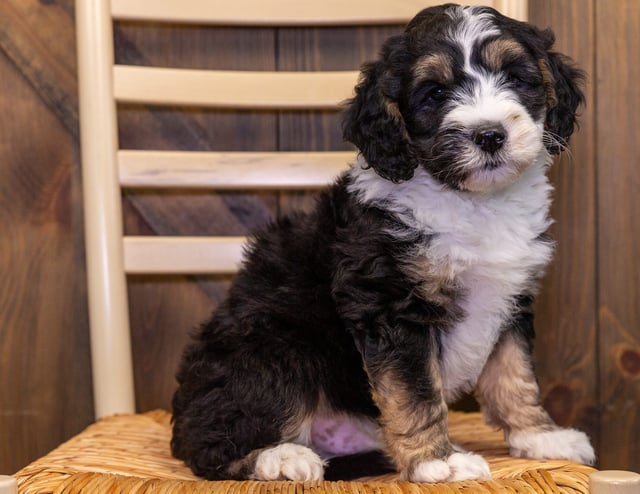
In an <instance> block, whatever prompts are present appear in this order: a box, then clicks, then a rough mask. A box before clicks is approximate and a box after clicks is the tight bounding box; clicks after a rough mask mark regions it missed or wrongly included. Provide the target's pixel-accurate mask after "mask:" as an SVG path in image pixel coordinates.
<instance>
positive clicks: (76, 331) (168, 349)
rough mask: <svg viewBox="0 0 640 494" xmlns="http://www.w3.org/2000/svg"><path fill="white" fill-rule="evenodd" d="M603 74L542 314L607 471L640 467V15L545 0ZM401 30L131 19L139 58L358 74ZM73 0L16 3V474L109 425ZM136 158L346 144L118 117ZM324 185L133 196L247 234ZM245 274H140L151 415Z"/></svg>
mask: <svg viewBox="0 0 640 494" xmlns="http://www.w3.org/2000/svg"><path fill="white" fill-rule="evenodd" d="M529 5H530V18H531V20H532V22H534V23H535V24H537V25H539V26H543V27H544V26H552V27H553V28H554V30H555V31H556V33H557V38H558V44H557V46H558V49H559V50H560V51H563V52H566V53H569V54H571V55H572V56H573V57H574V58H575V59H576V60H577V61H578V62H579V65H580V66H581V67H582V68H584V69H585V70H586V71H587V72H588V73H589V84H588V87H587V98H588V100H589V104H588V107H587V109H586V110H585V111H584V113H583V115H582V118H581V129H580V132H579V133H578V134H577V135H576V136H574V139H573V141H572V146H571V156H570V157H569V156H565V157H563V158H562V159H561V160H560V161H559V163H557V164H556V166H554V168H553V170H552V180H553V181H554V183H555V185H556V191H557V192H556V202H555V205H554V213H553V214H554V217H555V218H556V224H555V225H554V227H553V231H552V233H553V235H554V237H555V238H556V239H557V241H558V251H557V256H556V260H555V261H554V263H553V265H552V267H551V269H550V271H549V273H548V276H547V278H546V279H545V283H544V286H543V289H542V291H541V294H540V300H539V304H538V306H539V307H538V309H539V310H538V320H537V328H538V338H537V362H538V370H539V376H540V382H541V386H542V389H543V393H544V399H545V405H546V406H547V408H548V409H549V410H550V411H551V413H552V415H553V416H554V418H555V419H556V420H557V421H558V422H560V423H562V424H564V425H570V424H574V425H576V426H578V427H580V428H583V429H584V430H586V431H588V432H589V434H590V435H592V437H593V438H594V439H595V443H596V445H597V447H598V452H599V457H600V465H601V466H602V467H604V468H613V467H615V468H631V469H635V470H637V471H640V454H639V453H640V452H639V451H638V444H640V423H639V421H638V418H637V413H636V410H637V408H638V405H639V404H640V390H639V388H640V344H639V340H640V309H639V308H638V302H639V295H640V294H639V293H638V292H639V290H640V279H639V277H640V275H639V273H640V271H639V270H638V269H637V268H636V267H635V264H636V263H637V260H638V259H639V258H640V228H639V227H638V223H637V221H635V219H634V213H635V211H638V210H639V209H640V204H639V203H638V201H639V199H638V197H640V195H639V194H638V188H639V187H640V171H639V170H638V168H637V166H636V164H637V163H638V161H639V158H640V156H639V152H640V151H639V149H638V145H637V142H639V141H640V139H639V138H640V135H639V131H638V130H637V129H638V128H640V126H639V125H638V122H636V121H635V120H636V119H637V117H636V113H637V112H634V111H632V110H631V109H632V108H634V106H635V108H637V107H638V105H639V104H640V89H638V85H637V84H635V82H634V81H637V80H638V76H640V74H639V73H638V71H639V70H640V69H638V66H637V64H635V63H634V62H633V61H635V60H638V59H639V57H640V53H639V51H640V40H639V39H638V38H639V35H638V32H640V29H639V28H640V25H639V24H640V4H638V3H637V2H636V1H635V0H621V2H619V3H617V4H616V9H615V10H611V8H610V7H608V3H607V2H605V1H604V0H567V1H562V2H556V1H554V0H529ZM397 29H398V28H397V27H393V26H389V27H386V28H367V29H357V30H356V29H350V28H341V29H282V30H278V31H274V30H270V29H240V30H233V31H231V30H228V29H213V30H206V29H203V28H200V27H196V26H191V27H184V26H182V27H178V26H164V27H162V26H151V27H143V26H141V25H138V24H135V23H122V24H119V25H118V26H117V29H116V31H115V38H116V54H117V58H118V60H119V61H121V62H126V63H135V64H147V63H163V64H167V65H171V66H181V67H212V68H236V69H244V68H250V67H251V68H273V67H276V68H279V69H283V70H285V69H286V70H313V69H316V68H332V69H347V68H355V67H357V66H358V65H359V64H360V63H361V62H362V61H363V60H365V59H368V58H371V57H372V56H374V54H375V53H376V52H377V50H378V48H379V45H380V44H381V42H382V40H383V39H384V38H385V37H386V36H388V35H389V34H391V33H393V32H396V31H397ZM73 33H74V29H73V0H47V1H44V0H42V1H38V0H3V1H2V2H0V218H1V223H0V224H1V225H2V232H3V234H2V235H0V269H1V271H0V274H1V280H2V281H1V282H0V473H6V472H12V471H15V470H17V469H18V468H20V467H22V466H23V465H24V464H26V463H27V462H29V461H30V460H32V459H34V458H35V457H37V456H39V455H42V454H44V453H45V452H46V451H48V450H49V449H51V448H52V447H54V446H55V445H56V444H58V443H59V442H61V441H62V440H64V439H65V438H67V437H69V436H70V435H72V434H74V433H76V432H78V431H79V430H81V429H82V428H83V427H84V426H85V425H87V424H88V423H89V422H90V421H91V419H92V405H91V382H90V367H89V357H88V354H89V352H88V327H87V325H88V322H87V313H86V312H87V309H86V302H85V297H86V293H85V291H86V287H85V282H84V264H83V263H84V251H83V241H82V235H83V229H82V224H81V221H82V214H81V209H80V204H81V201H80V183H81V182H80V180H81V177H80V172H79V162H78V141H77V137H78V136H77V101H76V79H75V45H74V38H73V36H74V34H73ZM120 120H121V126H122V128H121V133H120V139H121V144H122V146H123V147H127V148H144V147H159V148H179V149H198V150H276V149H282V150H299V149H314V150H322V149H344V147H345V145H344V143H342V140H341V137H340V128H339V118H338V116H337V115H335V114H324V113H317V112H312V113H284V114H276V113H269V112H242V113H239V114H234V113H229V112H217V111H195V110H193V109H183V110H177V109H171V108H170V109H157V108H142V107H133V106H127V107H122V108H120ZM310 197H311V194H309V193H296V194H277V193H264V194H259V195H253V194H247V193H242V192H225V193H221V194H208V193H200V192H189V191H180V190H179V191H173V192H171V193H169V194H159V193H157V192H148V191H144V192H143V191H135V192H128V193H127V194H126V197H125V223H126V229H127V231H128V232H129V233H163V234H175V233H187V234H188V233H195V232H205V233H214V234H215V233H221V232H227V233H231V234H245V233H247V232H249V231H250V230H252V229H253V228H255V227H256V226H257V225H260V224H262V223H264V222H265V221H266V220H267V219H268V218H271V217H273V216H274V215H277V214H283V213H285V212H287V211H290V210H292V209H298V208H305V207H308V205H309V204H310V202H311V199H310ZM228 282H229V280H228V279H220V278H206V277H197V278H187V277H160V278H158V277H153V278H152V277H141V276H137V277H132V278H131V279H130V294H129V296H130V301H131V306H132V326H133V335H134V353H135V356H136V362H137V366H136V385H137V389H138V393H137V406H138V408H139V409H140V410H148V409H151V408H156V407H164V408H166V407H168V404H169V399H170V396H171V394H172V392H173V388H174V382H173V372H174V369H175V365H176V362H177V360H178V358H179V355H180V352H181V349H182V346H183V344H184V343H185V341H186V340H187V335H188V332H189V331H190V329H191V328H193V327H194V326H196V325H197V324H198V323H199V322H200V321H201V320H203V319H204V318H205V317H207V315H208V313H209V312H210V311H211V309H212V308H213V307H214V306H215V305H216V304H217V303H218V302H219V301H220V299H221V298H222V297H223V296H224V292H225V289H226V287H227V286H228Z"/></svg>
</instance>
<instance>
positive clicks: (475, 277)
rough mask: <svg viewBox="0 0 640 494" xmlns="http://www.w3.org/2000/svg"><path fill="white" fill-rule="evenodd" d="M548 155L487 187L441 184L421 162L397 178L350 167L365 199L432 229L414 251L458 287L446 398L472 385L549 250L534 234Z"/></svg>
mask: <svg viewBox="0 0 640 494" xmlns="http://www.w3.org/2000/svg"><path fill="white" fill-rule="evenodd" d="M545 154H546V153H545ZM547 159H548V156H541V159H540V162H539V163H536V164H533V165H532V166H530V167H529V168H528V169H527V170H526V171H525V172H524V173H523V175H522V176H521V177H520V178H519V179H518V181H517V182H515V183H513V184H512V185H510V186H509V187H507V188H504V189H502V190H500V191H495V192H492V193H490V194H470V193H459V192H456V191H451V190H448V189H444V188H443V187H442V186H441V185H440V184H439V183H437V182H435V181H434V180H433V179H432V178H431V177H430V176H429V175H428V173H426V172H425V171H424V170H421V169H418V170H416V174H415V176H414V178H413V179H412V180H410V181H408V182H403V183H400V184H392V183H390V182H388V181H386V180H384V179H381V178H380V177H378V176H377V175H376V174H375V173H374V172H373V171H372V170H362V169H361V167H359V166H357V165H356V166H355V167H354V168H353V170H352V172H351V173H352V176H353V177H354V179H355V180H354V185H353V188H354V191H357V192H358V193H359V194H360V197H361V199H362V200H363V202H374V203H375V202H384V204H385V205H386V207H387V209H390V210H391V211H393V212H395V213H396V214H397V215H398V217H399V218H400V219H401V220H402V221H403V222H404V223H406V224H407V226H410V227H411V228H415V229H418V230H420V231H422V232H424V233H427V234H430V240H429V242H428V244H426V245H425V246H424V248H422V249H421V251H420V252H419V253H418V255H419V256H424V259H425V263H424V264H425V266H435V267H436V269H437V271H438V273H439V275H440V276H442V275H443V273H444V276H446V277H447V278H448V279H449V280H450V281H451V282H452V283H453V284H454V286H455V287H456V288H457V289H458V291H459V293H460V294H461V299H460V300H459V302H458V303H459V305H460V307H461V308H462V310H463V314H464V316H463V317H462V319H461V320H460V321H459V322H458V323H456V325H455V326H454V327H453V328H451V329H450V330H449V331H448V332H447V333H446V334H445V335H444V336H443V338H442V345H443V346H442V352H443V353H442V360H441V371H442V379H443V385H444V390H445V398H446V399H448V400H450V399H453V398H455V396H456V395H457V393H459V392H461V391H465V390H469V389H470V388H471V387H473V386H474V385H475V383H476V381H477V378H478V376H479V374H480V372H481V371H482V368H483V366H484V364H485V362H486V361H487V358H488V357H489V354H490V353H491V350H492V348H493V346H494V344H495V343H496V341H497V339H498V337H499V335H500V332H501V331H502V329H503V327H504V323H505V320H506V318H507V317H509V315H510V313H511V309H512V305H513V302H514V297H516V296H517V295H519V294H521V293H522V292H523V291H525V290H528V289H530V288H531V287H530V284H531V282H532V279H533V278H535V277H536V275H537V274H539V272H540V270H541V269H542V268H543V267H544V266H545V265H546V264H547V262H548V261H549V259H550V257H551V253H552V248H551V246H550V245H548V244H546V243H543V242H538V241H536V239H537V238H538V237H539V236H540V235H541V234H542V233H544V232H545V231H546V230H547V228H548V227H549V225H550V220H549V218H548V210H549V204H550V193H551V186H550V185H549V183H548V181H547V178H546V175H545V171H546V168H547ZM398 234H400V233H399V232H398ZM425 274H427V273H425Z"/></svg>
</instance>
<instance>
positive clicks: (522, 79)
mask: <svg viewBox="0 0 640 494" xmlns="http://www.w3.org/2000/svg"><path fill="white" fill-rule="evenodd" d="M507 80H508V81H509V82H510V83H512V84H515V85H517V86H520V87H535V86H537V85H539V84H540V81H539V78H538V77H536V76H535V75H533V74H529V73H522V72H507Z"/></svg>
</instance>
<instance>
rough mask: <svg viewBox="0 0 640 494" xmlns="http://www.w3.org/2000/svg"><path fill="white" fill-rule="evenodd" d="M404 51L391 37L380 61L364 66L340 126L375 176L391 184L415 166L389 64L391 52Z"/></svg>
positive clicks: (397, 82)
mask: <svg viewBox="0 0 640 494" xmlns="http://www.w3.org/2000/svg"><path fill="white" fill-rule="evenodd" d="M405 51H406V50H405V47H404V40H403V39H402V37H401V36H399V37H396V38H392V39H391V40H389V42H387V44H386V45H385V48H384V50H383V53H382V58H381V60H379V61H377V62H372V63H368V64H365V65H364V67H363V69H362V73H361V75H360V81H359V82H358V85H357V86H356V89H355V97H354V98H352V99H351V100H349V101H347V105H348V106H347V109H346V112H345V115H344V120H343V123H342V131H343V136H344V139H345V140H347V141H349V142H351V143H353V144H355V145H356V146H357V148H358V149H359V150H360V154H361V155H362V156H363V157H364V159H365V160H366V161H367V164H368V165H369V166H370V167H372V168H373V169H374V170H375V171H376V172H377V173H378V175H380V176H381V177H383V178H386V179H387V180H391V181H392V182H401V181H403V180H409V179H410V178H411V177H413V172H414V170H415V169H416V167H417V161H416V158H415V155H414V151H413V146H412V145H411V139H410V137H409V134H408V133H407V129H406V127H405V122H404V118H403V117H402V113H401V112H400V108H399V107H398V102H397V101H398V99H397V98H398V94H399V92H400V90H401V87H400V84H401V82H400V78H399V77H397V76H394V74H393V73H392V70H391V68H390V66H391V65H392V64H391V63H390V62H389V61H390V59H391V58H392V57H393V55H394V52H395V54H398V53H402V52H405Z"/></svg>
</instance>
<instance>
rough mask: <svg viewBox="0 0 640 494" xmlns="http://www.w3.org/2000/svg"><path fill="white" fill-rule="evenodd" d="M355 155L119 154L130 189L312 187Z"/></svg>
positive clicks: (123, 181)
mask: <svg viewBox="0 0 640 494" xmlns="http://www.w3.org/2000/svg"><path fill="white" fill-rule="evenodd" d="M355 157H356V154H355V152H353V151H336V152H288V153H287V152H264V153H255V152H223V153H219V152H218V153H216V152H195V151H140V150H121V151H118V165H119V169H120V184H121V185H122V186H123V187H128V188H158V187H160V188H163V187H164V188H166V187H174V188H182V187H185V188H210V189H314V188H320V187H323V186H325V185H327V184H329V183H330V182H332V181H333V180H334V179H335V177H336V176H337V175H338V174H339V173H341V172H343V171H344V170H346V169H347V168H348V166H349V164H350V163H352V162H353V161H354V160H355Z"/></svg>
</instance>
